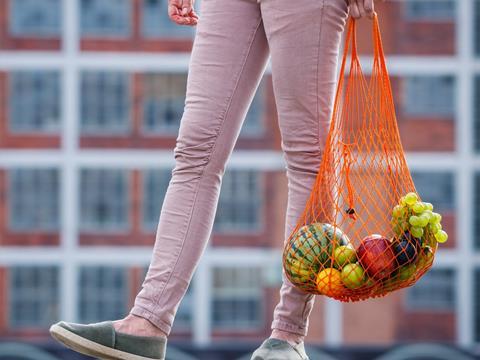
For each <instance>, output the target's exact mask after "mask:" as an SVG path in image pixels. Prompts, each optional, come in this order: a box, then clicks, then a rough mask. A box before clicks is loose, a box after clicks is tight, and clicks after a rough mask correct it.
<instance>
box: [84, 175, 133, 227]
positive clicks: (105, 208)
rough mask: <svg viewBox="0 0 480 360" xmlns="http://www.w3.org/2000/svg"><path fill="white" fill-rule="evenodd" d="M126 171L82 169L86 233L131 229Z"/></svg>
mask: <svg viewBox="0 0 480 360" xmlns="http://www.w3.org/2000/svg"><path fill="white" fill-rule="evenodd" d="M128 175H129V173H128V171H127V170H117V169H115V170H111V169H108V170H106V169H82V170H81V173H80V217H81V219H80V226H81V230H83V231H94V232H99V231H100V232H101V231H115V232H118V231H125V230H127V229H128V227H129V217H128V214H129V198H130V195H129V192H130V191H129V184H128Z"/></svg>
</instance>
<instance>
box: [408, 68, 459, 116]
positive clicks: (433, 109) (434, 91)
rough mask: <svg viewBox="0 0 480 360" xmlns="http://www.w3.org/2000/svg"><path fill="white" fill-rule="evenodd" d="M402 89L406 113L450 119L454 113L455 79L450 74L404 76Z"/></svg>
mask: <svg viewBox="0 0 480 360" xmlns="http://www.w3.org/2000/svg"><path fill="white" fill-rule="evenodd" d="M403 90H404V112H405V113H406V114H407V115H410V116H434V117H443V118H447V119H451V118H452V117H453V116H454V114H455V79H454V78H453V77H452V76H410V77H406V78H405V81H404V87H403Z"/></svg>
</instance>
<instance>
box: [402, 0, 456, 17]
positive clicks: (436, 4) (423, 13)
mask: <svg viewBox="0 0 480 360" xmlns="http://www.w3.org/2000/svg"><path fill="white" fill-rule="evenodd" d="M455 8H456V7H455V1H453V0H440V1H439V0H408V1H406V2H405V18H406V19H407V20H410V21H453V20H454V19H455V10H456V9H455Z"/></svg>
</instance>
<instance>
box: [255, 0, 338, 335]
mask: <svg viewBox="0 0 480 360" xmlns="http://www.w3.org/2000/svg"><path fill="white" fill-rule="evenodd" d="M261 10H262V16H263V21H264V26H265V32H266V34H267V39H268V44H269V46H270V53H271V62H272V79H273V87H274V94H275V99H276V104H277V110H278V118H279V125H280V130H281V135H282V149H283V151H284V158H285V160H286V163H287V178H288V207H287V214H286V228H285V239H287V238H288V236H289V235H290V232H291V231H292V229H293V228H294V227H295V225H296V222H297V220H298V218H299V216H300V214H301V212H302V211H303V209H304V206H305V203H306V201H307V198H308V196H309V194H310V191H311V189H312V187H313V183H314V181H315V178H316V175H317V171H318V169H319V166H320V158H321V155H322V152H323V148H324V144H325V140H326V135H327V131H328V126H329V121H330V116H331V112H332V107H333V100H334V91H335V83H336V68H337V58H338V52H339V45H340V40H341V34H342V32H343V29H344V26H345V23H346V19H347V2H346V0H303V1H302V2H301V5H300V4H299V2H296V1H292V0H261ZM280 297H281V298H280V302H279V304H278V305H277V307H276V308H275V313H274V319H273V323H272V329H273V333H272V337H277V338H282V339H284V340H292V341H293V342H298V341H301V340H303V337H304V336H305V335H306V333H307V329H308V316H309V314H310V312H311V310H312V306H313V302H314V298H313V296H312V295H307V294H305V293H303V292H301V291H299V290H297V289H296V288H295V287H294V286H293V285H292V284H291V283H290V282H289V281H288V279H287V278H286V277H285V274H283V285H282V287H281V290H280Z"/></svg>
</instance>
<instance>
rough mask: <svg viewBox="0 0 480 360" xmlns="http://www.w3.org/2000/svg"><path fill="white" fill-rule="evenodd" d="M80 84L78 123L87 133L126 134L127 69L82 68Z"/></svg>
mask: <svg viewBox="0 0 480 360" xmlns="http://www.w3.org/2000/svg"><path fill="white" fill-rule="evenodd" d="M81 81H82V84H81V115H80V116H81V126H82V132H83V133H84V134H88V135H95V134H100V135H105V134H125V133H127V132H128V130H129V119H130V96H129V92H130V78H129V74H127V73H117V72H84V73H83V74H82V80H81Z"/></svg>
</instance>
